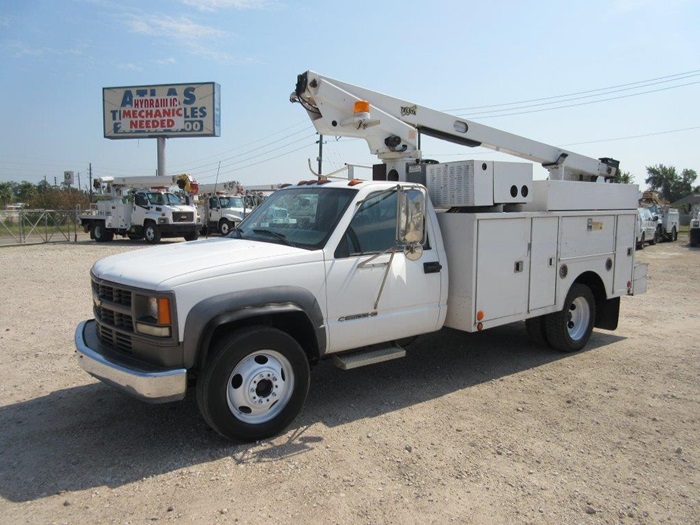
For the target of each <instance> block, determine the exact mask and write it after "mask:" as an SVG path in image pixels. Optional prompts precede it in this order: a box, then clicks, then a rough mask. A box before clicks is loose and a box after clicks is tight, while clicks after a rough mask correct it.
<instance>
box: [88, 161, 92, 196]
mask: <svg viewBox="0 0 700 525" xmlns="http://www.w3.org/2000/svg"><path fill="white" fill-rule="evenodd" d="M88 180H89V182H90V188H89V191H90V203H92V162H91V163H90V164H88Z"/></svg>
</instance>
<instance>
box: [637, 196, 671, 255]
mask: <svg viewBox="0 0 700 525" xmlns="http://www.w3.org/2000/svg"><path fill="white" fill-rule="evenodd" d="M639 204H640V206H643V207H645V208H648V209H649V213H651V216H652V219H653V220H654V223H655V225H656V232H655V233H654V234H653V239H652V238H651V237H647V240H649V241H651V242H652V244H656V243H657V242H662V241H674V242H675V241H677V240H678V230H679V229H680V227H681V226H680V224H681V223H680V213H679V212H678V210H677V209H675V208H671V207H670V206H669V205H668V204H667V203H664V202H663V201H662V200H661V199H660V198H659V194H658V193H657V192H655V191H645V192H644V193H643V194H642V198H641V199H639Z"/></svg>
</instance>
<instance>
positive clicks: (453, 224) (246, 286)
mask: <svg viewBox="0 0 700 525" xmlns="http://www.w3.org/2000/svg"><path fill="white" fill-rule="evenodd" d="M292 98H293V101H298V102H300V103H301V104H303V105H304V107H305V108H306V110H307V111H308V114H309V116H310V117H311V119H312V121H313V123H314V125H315V126H316V128H317V130H318V131H319V132H320V133H322V134H324V135H326V134H331V135H346V136H354V137H361V138H364V139H366V140H367V142H368V143H369V145H370V148H371V150H372V151H373V152H374V153H376V154H377V155H378V156H379V158H380V159H382V160H383V161H384V163H383V164H382V165H379V166H378V167H377V168H376V169H375V173H374V177H375V178H376V179H378V180H375V181H361V180H351V181H336V182H330V181H328V180H319V181H312V182H303V183H299V184H297V185H294V186H288V187H286V188H282V189H280V190H278V191H276V192H275V193H273V194H272V195H270V197H269V198H268V199H267V200H266V201H265V202H264V203H263V204H261V205H260V206H259V207H258V208H256V209H255V210H254V211H253V212H252V213H251V214H250V215H249V216H248V217H247V218H246V219H245V220H244V221H243V222H241V224H240V225H239V227H238V228H237V229H236V230H235V231H234V232H233V233H232V234H231V235H230V236H229V237H227V238H217V239H209V240H202V241H199V242H197V243H192V244H187V245H182V244H180V245H171V246H163V247H159V248H157V249H148V250H139V251H136V252H129V253H124V254H121V255H115V256H112V257H109V258H106V259H103V260H101V261H98V262H97V263H96V264H95V265H94V267H93V268H92V272H91V274H92V287H93V296H94V305H93V307H94V314H95V318H94V319H92V320H89V321H85V322H83V323H81V324H80V325H79V326H78V328H77V330H76V333H75V343H76V346H77V355H78V358H79V362H80V365H81V366H82V367H83V368H84V369H85V370H86V371H87V372H88V373H90V374H92V375H93V376H95V377H97V378H99V379H101V380H102V381H105V382H107V383H110V384H112V385H115V386H117V387H118V388H120V389H121V390H122V391H124V392H128V393H130V394H132V395H136V396H137V397H139V398H141V399H144V400H146V401H151V402H166V401H173V400H179V399H182V398H183V397H184V396H185V393H186V391H187V385H188V383H190V382H191V381H190V380H192V381H194V382H195V383H196V385H195V390H196V397H197V402H198V405H199V408H200V411H201V413H202V415H203V417H204V419H205V420H206V421H207V422H208V424H209V425H210V426H211V427H212V428H214V429H215V430H216V431H217V432H219V433H220V434H221V435H223V436H225V437H227V438H230V439H238V440H257V439H262V438H264V437H268V436H271V435H274V434H276V433H279V432H280V431H281V430H282V429H284V428H285V427H286V426H287V425H288V424H289V423H290V422H291V421H292V420H293V419H294V418H295V417H296V415H297V414H298V413H299V411H300V409H301V407H302V405H303V403H304V401H305V399H306V395H307V391H308V388H309V381H310V367H311V366H312V365H313V364H315V363H316V362H318V361H319V360H321V359H324V358H329V357H332V358H333V359H334V361H335V363H336V364H337V365H338V366H340V367H341V368H344V369H349V368H355V367H358V366H362V365H368V364H371V363H376V362H379V361H387V360H389V359H394V358H399V357H402V356H403V355H404V354H405V350H404V349H403V348H401V346H399V342H400V341H401V340H402V339H405V338H409V337H412V336H416V335H420V334H428V333H430V332H434V331H436V330H440V329H441V328H442V327H444V326H447V327H451V328H455V329H458V330H463V331H465V332H477V331H481V330H487V329H490V328H493V327H497V326H500V325H504V324H506V323H513V322H522V321H525V322H526V323H527V327H528V330H529V332H530V333H531V334H532V336H533V337H534V338H535V339H536V340H538V341H543V342H545V343H546V344H548V345H549V346H551V347H552V348H554V349H556V350H560V351H564V352H573V351H577V350H579V349H581V348H583V347H584V346H585V345H586V343H587V342H588V340H589V338H590V336H591V331H592V330H593V328H594V327H600V328H604V329H609V330H613V329H615V328H616V327H617V323H618V315H619V308H620V298H621V297H622V296H624V295H632V294H636V293H643V292H644V291H645V290H646V266H645V265H636V264H635V260H634V257H635V250H634V243H635V232H634V229H635V217H636V213H637V212H636V208H637V198H638V190H637V187H636V186H631V185H620V184H606V183H604V182H592V181H593V180H599V179H600V180H605V179H609V178H611V177H613V176H614V175H615V173H616V170H617V163H616V162H615V161H613V160H611V159H602V160H598V159H590V158H587V157H583V156H580V155H576V154H574V153H572V152H568V151H564V150H561V149H559V148H555V147H552V146H547V145H545V144H541V143H537V142H534V141H531V140H528V139H525V138H523V137H517V136H515V135H511V134H509V133H504V132H502V131H498V130H495V129H492V128H487V127H485V126H482V125H479V124H475V123H472V122H468V121H465V120H462V119H459V118H456V117H453V116H450V115H446V114H444V113H440V112H437V111H434V110H430V109H428V108H425V107H422V106H418V105H416V104H413V103H410V102H406V101H402V100H398V99H393V98H391V97H387V96H385V95H381V94H379V93H375V92H372V91H368V90H366V89H362V88H359V87H357V86H353V85H350V84H346V83H342V82H339V81H336V80H333V79H330V78H327V77H323V76H321V75H318V74H317V73H314V72H311V71H309V72H306V73H304V74H303V75H300V76H299V79H298V83H297V88H296V90H295V92H294V93H293V95H292ZM421 133H423V134H426V133H427V134H430V135H433V136H438V137H441V138H445V139H448V140H453V141H457V142H461V143H463V144H466V145H476V144H483V145H484V146H489V147H492V148H495V149H500V150H502V151H508V152H510V153H512V154H514V155H518V156H521V157H526V158H528V159H530V160H535V161H538V162H540V163H542V164H544V165H545V167H546V168H547V169H548V170H549V172H550V179H549V180H546V181H533V178H532V171H531V170H532V167H531V165H529V164H518V163H505V162H491V161H467V162H458V163H448V164H429V163H425V162H422V161H421V152H420V150H419V149H418V148H417V146H418V140H419V134H421ZM583 203H595V204H594V205H593V206H592V207H591V206H590V205H584V204H583Z"/></svg>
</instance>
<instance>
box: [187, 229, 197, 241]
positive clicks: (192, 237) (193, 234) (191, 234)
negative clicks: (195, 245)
mask: <svg viewBox="0 0 700 525" xmlns="http://www.w3.org/2000/svg"><path fill="white" fill-rule="evenodd" d="M197 239H199V231H198V230H195V231H193V232H189V233H186V234H185V240H186V241H196V240H197Z"/></svg>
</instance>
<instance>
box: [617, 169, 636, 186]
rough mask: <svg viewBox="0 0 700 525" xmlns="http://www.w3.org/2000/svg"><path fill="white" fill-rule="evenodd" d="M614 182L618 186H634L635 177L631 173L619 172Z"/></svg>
mask: <svg viewBox="0 0 700 525" xmlns="http://www.w3.org/2000/svg"><path fill="white" fill-rule="evenodd" d="M613 182H614V183H616V184H634V177H633V176H632V174H631V173H630V172H629V171H618V172H617V175H615V178H614V179H613Z"/></svg>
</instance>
